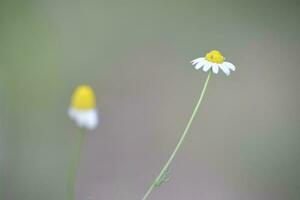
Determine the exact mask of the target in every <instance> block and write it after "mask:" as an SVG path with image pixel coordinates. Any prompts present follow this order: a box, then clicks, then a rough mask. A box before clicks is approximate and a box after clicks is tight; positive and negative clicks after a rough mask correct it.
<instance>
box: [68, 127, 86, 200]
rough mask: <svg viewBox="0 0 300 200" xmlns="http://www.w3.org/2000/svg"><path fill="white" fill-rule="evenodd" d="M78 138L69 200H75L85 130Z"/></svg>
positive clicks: (72, 165)
mask: <svg viewBox="0 0 300 200" xmlns="http://www.w3.org/2000/svg"><path fill="white" fill-rule="evenodd" d="M80 130H81V131H80V132H79V133H78V136H77V137H76V140H77V144H76V146H75V151H74V155H73V156H72V158H71V163H70V170H69V184H68V185H69V200H75V186H76V184H75V183H76V177H77V170H78V165H79V161H80V154H81V148H82V144H83V141H84V135H85V134H84V129H80Z"/></svg>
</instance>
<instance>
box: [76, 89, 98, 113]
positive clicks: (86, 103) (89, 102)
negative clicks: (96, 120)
mask: <svg viewBox="0 0 300 200" xmlns="http://www.w3.org/2000/svg"><path fill="white" fill-rule="evenodd" d="M71 107H72V108H74V109H77V110H89V109H93V108H95V107H96V98H95V94H94V91H93V89H92V88H91V87H90V86H88V85H81V86H79V87H77V88H76V90H75V91H74V93H73V96H72V101H71Z"/></svg>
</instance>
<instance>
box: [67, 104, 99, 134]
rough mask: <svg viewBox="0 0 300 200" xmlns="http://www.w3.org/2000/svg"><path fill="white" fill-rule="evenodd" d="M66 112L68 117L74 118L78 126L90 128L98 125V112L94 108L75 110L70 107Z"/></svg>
mask: <svg viewBox="0 0 300 200" xmlns="http://www.w3.org/2000/svg"><path fill="white" fill-rule="evenodd" d="M68 113H69V116H70V118H71V119H72V120H74V121H75V122H76V124H77V126H79V127H82V128H86V129H89V130H92V129H95V128H96V127H97V125H98V114H97V111H96V110H95V109H91V110H77V109H73V108H70V109H69V112H68Z"/></svg>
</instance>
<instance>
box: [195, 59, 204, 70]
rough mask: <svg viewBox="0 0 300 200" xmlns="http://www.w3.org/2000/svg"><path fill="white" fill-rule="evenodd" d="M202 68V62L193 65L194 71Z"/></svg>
mask: <svg viewBox="0 0 300 200" xmlns="http://www.w3.org/2000/svg"><path fill="white" fill-rule="evenodd" d="M203 66H204V63H203V62H202V61H200V62H198V63H197V64H196V65H195V69H197V70H198V69H201V67H203Z"/></svg>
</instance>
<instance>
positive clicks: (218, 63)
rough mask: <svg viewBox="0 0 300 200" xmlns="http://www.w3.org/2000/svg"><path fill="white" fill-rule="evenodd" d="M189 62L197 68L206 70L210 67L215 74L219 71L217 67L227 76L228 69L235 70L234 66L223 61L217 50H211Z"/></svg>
mask: <svg viewBox="0 0 300 200" xmlns="http://www.w3.org/2000/svg"><path fill="white" fill-rule="evenodd" d="M191 63H192V65H194V66H195V69H197V70H199V69H201V68H202V70H203V71H205V72H207V71H209V70H210V69H212V71H213V73H215V74H217V73H218V72H219V69H221V70H222V71H223V72H224V73H225V74H226V75H227V76H229V74H230V70H231V71H235V66H234V65H233V64H232V63H230V62H225V57H224V56H223V55H222V54H221V53H220V52H219V51H217V50H212V51H211V52H209V53H207V54H206V56H205V57H201V58H197V59H195V60H193V61H191Z"/></svg>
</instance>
